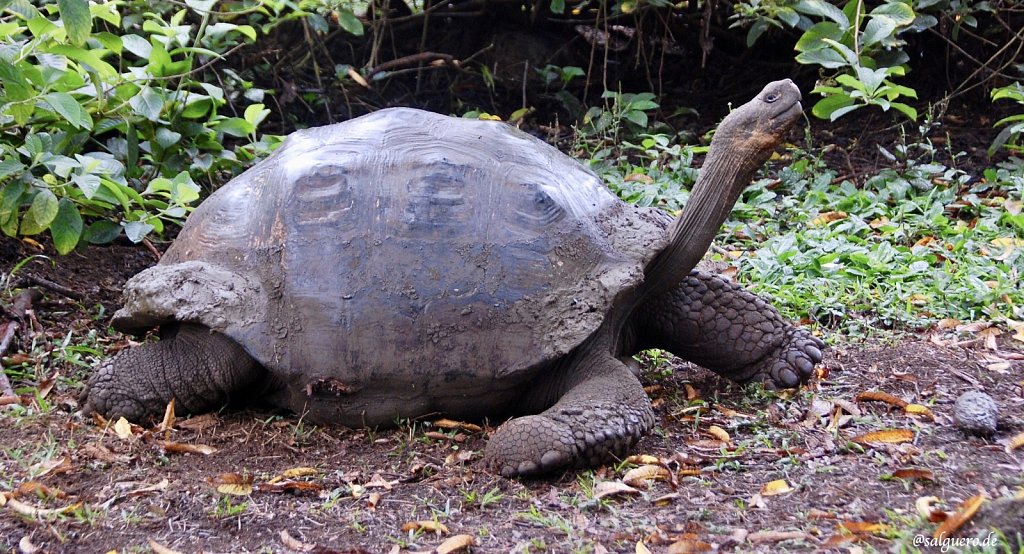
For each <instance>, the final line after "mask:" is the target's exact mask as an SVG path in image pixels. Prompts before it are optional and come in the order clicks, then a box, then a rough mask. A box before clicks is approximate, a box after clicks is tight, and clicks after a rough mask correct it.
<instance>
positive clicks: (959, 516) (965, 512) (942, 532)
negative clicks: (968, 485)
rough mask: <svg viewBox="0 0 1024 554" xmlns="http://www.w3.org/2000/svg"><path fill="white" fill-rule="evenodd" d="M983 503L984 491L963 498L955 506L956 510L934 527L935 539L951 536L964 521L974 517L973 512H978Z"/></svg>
mask: <svg viewBox="0 0 1024 554" xmlns="http://www.w3.org/2000/svg"><path fill="white" fill-rule="evenodd" d="M984 503H985V493H979V494H976V495H974V496H972V497H970V498H968V499H967V500H964V501H963V502H961V503H960V505H959V506H957V508H956V512H954V513H953V515H951V516H949V518H948V519H946V521H943V522H942V523H940V524H939V527H938V528H937V529H935V534H934V535H933V537H934V538H936V539H944V538H946V537H949V536H951V535H952V534H953V533H955V532H956V531H957V529H960V528H961V527H963V525H964V524H965V523H967V522H968V521H970V520H971V518H972V517H974V514H976V513H978V509H979V508H981V505H982V504H984Z"/></svg>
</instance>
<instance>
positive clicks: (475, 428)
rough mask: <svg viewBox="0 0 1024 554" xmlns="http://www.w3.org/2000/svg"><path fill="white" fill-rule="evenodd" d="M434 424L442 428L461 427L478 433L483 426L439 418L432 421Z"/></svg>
mask: <svg viewBox="0 0 1024 554" xmlns="http://www.w3.org/2000/svg"><path fill="white" fill-rule="evenodd" d="M434 426H435V427H440V428H442V429H462V430H464V431H469V432H470V433H479V432H481V431H483V430H484V429H483V427H480V426H479V425H476V424H473V423H466V422H463V421H454V420H451V419H439V420H437V421H435V422H434Z"/></svg>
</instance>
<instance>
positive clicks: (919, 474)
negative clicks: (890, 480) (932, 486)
mask: <svg viewBox="0 0 1024 554" xmlns="http://www.w3.org/2000/svg"><path fill="white" fill-rule="evenodd" d="M892 476H893V477H896V478H897V479H907V480H911V479H917V480H919V481H934V480H935V473H933V472H932V470H930V469H918V468H915V467H908V468H904V469H897V470H896V471H894V472H892Z"/></svg>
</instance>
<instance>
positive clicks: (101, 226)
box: [82, 219, 121, 244]
mask: <svg viewBox="0 0 1024 554" xmlns="http://www.w3.org/2000/svg"><path fill="white" fill-rule="evenodd" d="M120 234H121V226H120V225H118V224H117V223H114V222H113V221H110V220H108V219H101V220H99V221H94V222H92V223H91V224H89V226H88V227H86V228H85V232H83V233H82V240H84V241H86V242H88V243H90V244H107V243H108V242H110V241H112V240H114V239H116V238H117V236H118V235H120Z"/></svg>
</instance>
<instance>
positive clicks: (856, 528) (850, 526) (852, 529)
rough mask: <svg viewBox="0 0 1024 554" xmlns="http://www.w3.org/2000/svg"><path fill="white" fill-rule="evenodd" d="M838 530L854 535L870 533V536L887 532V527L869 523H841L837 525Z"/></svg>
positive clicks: (881, 524) (882, 524)
mask: <svg viewBox="0 0 1024 554" xmlns="http://www.w3.org/2000/svg"><path fill="white" fill-rule="evenodd" d="M839 528H840V529H843V530H846V531H847V532H849V533H855V534H856V533H870V534H872V535H880V534H882V533H887V532H888V531H889V526H888V525H886V524H884V523H876V522H871V521H843V522H840V523H839Z"/></svg>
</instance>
